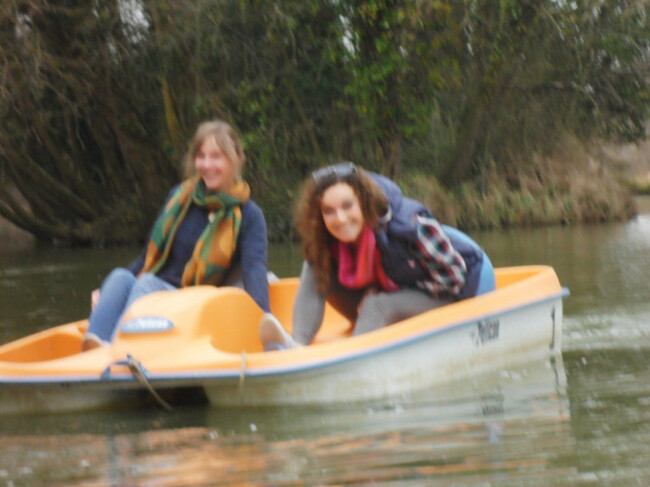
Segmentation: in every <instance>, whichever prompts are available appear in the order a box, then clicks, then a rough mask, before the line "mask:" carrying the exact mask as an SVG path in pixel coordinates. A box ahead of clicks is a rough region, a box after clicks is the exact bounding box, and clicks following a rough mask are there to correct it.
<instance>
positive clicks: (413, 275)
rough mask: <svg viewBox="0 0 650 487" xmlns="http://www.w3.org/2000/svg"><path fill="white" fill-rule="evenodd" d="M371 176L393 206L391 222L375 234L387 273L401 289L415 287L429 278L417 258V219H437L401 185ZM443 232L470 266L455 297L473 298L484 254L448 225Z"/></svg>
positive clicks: (380, 177) (384, 178) (476, 245)
mask: <svg viewBox="0 0 650 487" xmlns="http://www.w3.org/2000/svg"><path fill="white" fill-rule="evenodd" d="M368 174H370V176H371V177H372V178H373V179H374V180H375V182H376V183H377V184H379V186H380V187H381V189H382V191H383V192H384V194H385V195H386V197H387V198H388V204H389V206H390V219H389V220H388V222H386V223H385V224H383V225H380V229H379V232H378V234H377V235H376V237H377V245H378V247H379V250H380V251H381V257H382V267H383V269H384V271H385V272H386V274H387V275H388V277H390V278H391V279H392V280H393V282H395V283H396V284H398V285H401V286H414V285H415V283H416V282H417V281H421V280H427V279H430V277H429V273H428V271H427V269H426V268H425V267H424V266H423V265H422V264H420V262H419V260H418V259H417V258H416V257H415V255H416V253H415V251H414V249H416V248H417V242H416V240H417V236H416V227H415V225H416V223H417V220H416V218H415V217H416V216H417V215H419V216H426V217H429V218H434V217H433V215H432V214H431V212H430V211H429V210H428V209H427V207H426V206H424V205H423V204H422V203H420V202H419V201H416V200H414V199H411V198H407V197H405V196H404V195H403V194H402V191H401V190H400V188H399V186H397V184H395V183H394V182H393V181H391V180H390V179H388V178H386V177H384V176H381V175H379V174H376V173H372V172H369V173H368ZM442 229H443V231H444V232H445V233H446V234H447V236H448V237H449V240H450V242H451V245H452V246H453V247H454V249H456V251H458V253H460V255H461V256H462V257H463V260H464V261H465V265H466V266H467V277H466V280H465V285H464V286H463V288H462V289H461V292H460V294H458V295H457V296H455V297H456V298H457V299H459V300H460V299H465V298H471V297H473V296H475V295H476V292H477V289H478V287H479V281H480V279H481V268H482V266H483V260H484V257H485V253H484V252H483V249H481V247H480V246H479V245H478V244H477V243H476V242H474V241H473V240H472V239H471V238H469V237H468V236H467V235H465V234H464V233H463V232H461V231H460V230H457V229H456V228H452V227H449V226H447V225H442Z"/></svg>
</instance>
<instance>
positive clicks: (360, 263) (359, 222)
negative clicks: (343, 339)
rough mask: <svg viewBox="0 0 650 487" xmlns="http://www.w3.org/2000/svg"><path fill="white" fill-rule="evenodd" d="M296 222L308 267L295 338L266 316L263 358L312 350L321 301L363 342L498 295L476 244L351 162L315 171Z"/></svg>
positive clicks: (300, 201)
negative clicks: (418, 318) (414, 319)
mask: <svg viewBox="0 0 650 487" xmlns="http://www.w3.org/2000/svg"><path fill="white" fill-rule="evenodd" d="M294 217H295V223H296V228H297V230H298V233H299V235H300V237H301V239H302V244H303V249H304V256H305V260H304V262H303V267H302V272H301V275H300V284H299V286H298V292H297V295H296V300H295V304H294V311H293V331H292V335H289V334H288V333H286V331H285V330H284V329H283V327H282V325H281V324H280V323H279V322H278V321H277V319H275V317H274V316H273V315H271V314H269V313H267V314H265V315H264V316H263V318H262V321H261V322H260V339H261V341H262V343H263V344H264V346H265V349H267V350H272V349H282V348H293V347H295V346H299V345H307V344H309V343H311V341H312V340H313V339H314V337H315V336H316V333H317V332H318V330H319V328H320V326H321V322H322V320H323V314H324V311H325V302H326V301H328V302H329V303H330V304H331V305H332V306H333V307H334V308H336V309H337V310H338V311H339V312H340V313H341V314H343V315H344V316H346V317H347V318H348V319H350V321H352V322H353V323H354V328H353V335H359V334H361V333H366V332H369V331H372V330H375V329H378V328H381V327H384V326H387V325H390V324H393V323H395V322H397V321H400V320H403V319H406V318H409V317H411V316H414V315H416V314H419V313H422V312H424V311H427V310H430V309H434V308H437V307H439V306H443V305H445V304H449V303H452V302H454V301H457V300H460V299H465V298H468V297H471V296H476V295H479V294H483V293H485V292H489V291H492V290H494V289H495V288H496V283H495V277H494V269H493V267H492V264H491V263H490V260H489V259H488V257H487V255H486V254H485V252H483V250H482V249H481V248H480V247H479V246H478V245H477V244H476V243H475V242H474V241H473V240H472V239H470V238H469V237H468V236H467V235H465V234H464V233H462V232H460V231H459V230H457V229H454V228H451V227H444V226H442V225H441V224H440V223H439V222H438V221H437V220H436V219H435V218H434V217H433V215H431V213H430V212H429V210H428V209H427V208H426V207H425V206H424V205H423V204H422V203H420V202H419V201H416V200H413V199H410V198H406V197H404V196H403V195H402V192H401V190H400V189H399V187H398V186H397V185H396V184H395V183H394V182H393V181H391V180H390V179H388V178H385V177H383V176H380V175H379V174H375V173H371V172H368V171H364V170H363V169H361V168H358V167H357V166H356V165H355V164H354V163H351V162H343V163H339V164H336V165H333V166H328V167H324V168H322V169H319V170H317V171H314V172H313V173H312V175H311V177H310V178H308V179H307V180H306V181H305V182H304V183H303V186H302V189H301V192H300V196H299V199H298V201H297V204H296V207H295V215H294Z"/></svg>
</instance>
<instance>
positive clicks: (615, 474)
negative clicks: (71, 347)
mask: <svg viewBox="0 0 650 487" xmlns="http://www.w3.org/2000/svg"><path fill="white" fill-rule="evenodd" d="M646 203H647V201H646ZM473 236H474V237H475V238H476V239H477V240H478V241H479V242H480V243H481V244H482V245H483V246H484V247H485V249H486V250H487V251H488V253H489V254H490V256H491V258H492V260H493V262H494V263H495V265H497V266H509V265H518V264H548V265H552V266H553V267H554V268H555V269H556V271H557V273H558V276H559V277H560V280H561V282H562V284H563V285H564V286H566V287H568V288H569V289H570V291H571V294H570V296H569V297H568V298H567V299H566V300H565V310H564V311H565V319H564V341H563V345H562V356H561V357H559V358H558V359H557V360H543V361H537V362H529V363H525V364H522V365H521V366H517V367H514V368H512V369H508V370H497V371H494V372H493V373H490V374H485V375H482V376H476V377H471V378H469V379H467V380H464V381H459V382H457V383H454V384H451V385H448V386H445V387H441V388H438V389H436V390H431V391H427V392H426V393H422V394H420V395H418V396H417V397H415V398H412V399H410V400H409V401H408V402H404V401H399V400H395V401H392V402H381V403H358V404H347V405H339V406H336V407H322V408H314V407H311V408H275V409H273V408H268V409H266V408H264V409H261V408H260V409H247V410H218V409H213V408H210V407H209V406H205V405H192V404H188V405H184V406H178V407H176V408H175V409H174V410H172V411H171V412H168V411H165V410H163V409H161V408H156V407H147V408H145V409H135V410H124V411H99V412H87V413H82V414H58V415H57V414H51V415H39V416H35V415H33V416H27V415H17V416H11V417H0V487H1V486H41V485H42V486H73V485H75V486H198V485H215V486H298V485H309V486H321V485H322V486H325V485H327V486H344V485H366V486H473V487H475V486H497V485H498V486H539V487H551V486H553V487H555V486H563V487H564V486H590V487H592V486H593V487H598V486H626V487H627V486H643V487H647V486H648V485H650V299H649V298H650V281H649V278H648V276H649V275H650V257H649V255H650V214H649V213H644V214H642V215H640V216H639V217H637V218H635V219H634V220H632V221H629V222H625V223H617V224H607V225H601V226H587V227H579V228H561V227H554V228H542V229H534V230H511V231H500V232H489V233H479V234H474V235H473ZM137 251H138V249H118V250H115V249H112V250H79V249H77V250H61V249H52V248H39V249H34V250H31V251H27V252H6V253H4V254H2V255H0V342H6V341H8V340H12V339H15V338H18V337H20V336H22V335H25V334H28V333H32V332H34V331H37V330H39V329H42V328H45V327H48V326H52V325H56V324H60V323H63V322H68V321H73V320H77V319H79V318H81V317H84V316H85V315H86V314H87V312H88V307H89V293H90V291H91V290H92V289H93V288H94V287H96V286H97V285H98V283H99V282H100V280H101V277H102V276H104V275H105V274H106V273H107V272H108V271H109V270H110V269H111V268H113V267H115V266H117V265H122V264H124V263H126V262H128V261H129V260H130V259H131V258H132V257H133V256H134V255H135V254H136V253H137ZM299 254H300V252H299V249H298V248H297V247H296V248H293V247H289V246H283V247H273V248H272V249H271V252H270V263H271V267H272V269H273V270H274V271H275V272H276V273H277V274H278V275H280V276H290V275H296V274H297V272H298V270H299V267H300V258H299Z"/></svg>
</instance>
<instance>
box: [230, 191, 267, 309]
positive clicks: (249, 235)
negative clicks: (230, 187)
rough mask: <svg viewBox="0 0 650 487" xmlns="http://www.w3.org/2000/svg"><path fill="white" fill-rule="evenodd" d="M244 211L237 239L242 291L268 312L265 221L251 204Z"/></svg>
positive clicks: (258, 209) (257, 208)
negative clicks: (242, 282) (242, 283)
mask: <svg viewBox="0 0 650 487" xmlns="http://www.w3.org/2000/svg"><path fill="white" fill-rule="evenodd" d="M245 211H246V213H245V214H244V215H243V216H242V226H241V229H240V232H239V238H238V240H239V244H238V245H239V246H240V253H241V268H242V279H243V281H244V289H245V290H246V292H247V293H248V294H250V296H251V297H252V298H253V300H254V301H255V302H256V303H257V304H258V305H259V307H260V308H262V309H263V310H264V311H265V312H269V311H270V309H271V308H270V305H269V280H268V276H267V264H266V258H267V237H266V221H265V220H264V214H263V213H262V210H261V209H260V208H259V207H258V206H257V205H256V204H255V203H253V202H249V203H248V204H247V205H246V209H245Z"/></svg>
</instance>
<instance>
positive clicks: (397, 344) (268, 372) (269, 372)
mask: <svg viewBox="0 0 650 487" xmlns="http://www.w3.org/2000/svg"><path fill="white" fill-rule="evenodd" d="M569 294H570V292H569V289H568V288H566V287H563V288H562V290H561V291H560V292H558V293H556V294H553V295H551V296H548V297H546V298H543V299H540V300H537V301H531V302H529V303H526V304H521V305H518V306H513V307H510V308H505V309H503V310H501V311H499V312H498V313H491V314H486V315H481V316H476V317H474V318H472V319H470V320H464V321H460V322H456V323H450V324H449V325H447V326H445V327H443V328H438V329H435V330H429V331H425V332H422V333H419V334H417V335H410V336H408V337H405V338H403V339H400V340H396V341H391V342H390V343H386V344H382V345H379V346H375V347H372V348H366V349H363V350H360V351H358V352H354V353H348V354H346V355H343V356H337V357H334V358H327V359H321V360H318V361H314V362H309V363H306V364H305V363H301V364H298V365H288V366H277V367H267V368H264V369H258V370H254V371H253V370H244V376H245V377H272V376H283V375H288V374H294V373H297V372H308V371H311V370H316V369H319V368H324V367H330V366H334V365H340V364H344V363H346V362H351V361H354V360H358V359H361V358H366V357H368V356H372V355H378V354H380V353H385V352H387V351H390V350H393V349H397V348H402V347H405V346H407V345H410V344H411V343H413V342H416V341H420V340H422V339H425V338H429V337H431V336H434V335H439V334H442V333H446V332H449V331H452V330H456V329H457V328H462V327H463V326H467V325H471V324H473V323H476V322H477V321H480V320H486V319H490V318H494V317H497V316H503V315H506V314H510V313H513V312H515V311H520V310H522V309H526V308H530V307H532V306H536V305H539V304H544V303H547V302H549V301H553V300H556V299H558V298H561V299H563V298H565V297H567V296H568V295H569ZM286 353H290V352H286ZM233 355H237V354H233ZM241 375H242V374H241V371H240V370H237V371H232V370H228V371H224V372H219V371H215V370H209V371H204V372H201V371H193V372H176V373H166V374H158V373H155V372H154V373H150V374H148V375H147V379H148V380H149V381H150V382H151V383H152V385H163V384H164V383H165V382H176V381H179V380H184V381H188V384H186V385H187V386H188V387H189V386H192V385H196V386H199V385H201V384H200V383H201V381H202V380H205V379H232V380H240V378H241ZM115 382H118V383H122V382H136V380H135V379H134V378H133V376H132V375H131V374H129V373H126V372H125V373H116V374H114V375H111V377H110V378H109V379H101V378H100V376H99V374H98V375H96V376H95V375H85V376H47V377H34V376H31V377H18V378H15V379H13V378H2V379H0V386H1V385H9V384H11V385H21V384H22V385H67V384H70V385H72V384H75V385H84V384H88V385H90V384H110V383H115ZM194 383H195V384H194ZM184 385H185V384H184Z"/></svg>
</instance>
